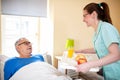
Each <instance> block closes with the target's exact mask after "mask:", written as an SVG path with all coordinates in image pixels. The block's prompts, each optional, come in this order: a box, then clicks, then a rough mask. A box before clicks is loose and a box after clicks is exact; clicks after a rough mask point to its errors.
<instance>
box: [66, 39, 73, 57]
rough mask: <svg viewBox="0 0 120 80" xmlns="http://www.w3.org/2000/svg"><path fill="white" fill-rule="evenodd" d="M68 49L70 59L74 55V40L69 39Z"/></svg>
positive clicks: (67, 42)
mask: <svg viewBox="0 0 120 80" xmlns="http://www.w3.org/2000/svg"><path fill="white" fill-rule="evenodd" d="M65 47H66V49H67V50H68V55H67V57H68V58H72V57H73V53H74V40H73V39H67V40H66V46H65Z"/></svg>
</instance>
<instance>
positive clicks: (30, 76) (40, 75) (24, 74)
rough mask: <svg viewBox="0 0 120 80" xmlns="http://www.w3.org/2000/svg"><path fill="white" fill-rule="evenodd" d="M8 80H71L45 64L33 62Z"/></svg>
mask: <svg viewBox="0 0 120 80" xmlns="http://www.w3.org/2000/svg"><path fill="white" fill-rule="evenodd" d="M10 80H72V79H71V78H70V77H69V76H67V75H65V74H63V73H61V72H59V71H58V70H57V69H56V68H55V67H53V66H52V65H50V64H48V63H46V62H34V63H31V64H28V65H26V66H24V67H22V68H21V69H19V70H18V71H17V72H16V73H15V74H14V75H13V76H12V77H11V78H10Z"/></svg>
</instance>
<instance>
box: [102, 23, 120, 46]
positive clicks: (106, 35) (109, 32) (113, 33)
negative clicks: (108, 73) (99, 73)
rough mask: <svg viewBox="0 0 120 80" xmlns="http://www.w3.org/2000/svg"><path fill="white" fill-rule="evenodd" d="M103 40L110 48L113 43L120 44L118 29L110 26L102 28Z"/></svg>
mask: <svg viewBox="0 0 120 80" xmlns="http://www.w3.org/2000/svg"><path fill="white" fill-rule="evenodd" d="M102 38H103V41H104V44H105V45H106V47H107V48H108V47H109V46H110V45H111V44H112V43H118V44H120V36H119V33H118V31H117V29H116V28H115V27H114V26H112V25H110V24H108V25H105V26H104V27H102Z"/></svg>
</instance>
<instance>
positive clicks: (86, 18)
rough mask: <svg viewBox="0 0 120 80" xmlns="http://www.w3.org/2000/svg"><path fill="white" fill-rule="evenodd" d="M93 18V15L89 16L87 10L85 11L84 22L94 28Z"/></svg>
mask: <svg viewBox="0 0 120 80" xmlns="http://www.w3.org/2000/svg"><path fill="white" fill-rule="evenodd" d="M93 21H94V20H93V17H92V14H89V13H88V12H87V10H83V22H85V23H86V24H87V26H88V27H89V26H92V24H93Z"/></svg>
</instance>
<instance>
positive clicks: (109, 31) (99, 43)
mask: <svg viewBox="0 0 120 80" xmlns="http://www.w3.org/2000/svg"><path fill="white" fill-rule="evenodd" d="M93 43H94V48H95V50H96V53H97V55H98V57H99V58H102V57H104V56H106V55H108V54H109V51H108V47H109V46H110V45H111V44H112V43H117V44H118V45H119V49H120V35H119V32H118V31H117V29H116V28H115V27H114V26H113V25H111V24H109V23H107V22H103V21H100V22H99V25H98V29H97V31H96V32H95V34H94V38H93ZM103 74H104V78H105V80H120V60H119V61H117V62H114V63H111V64H109V65H106V66H103Z"/></svg>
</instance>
